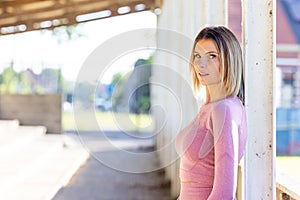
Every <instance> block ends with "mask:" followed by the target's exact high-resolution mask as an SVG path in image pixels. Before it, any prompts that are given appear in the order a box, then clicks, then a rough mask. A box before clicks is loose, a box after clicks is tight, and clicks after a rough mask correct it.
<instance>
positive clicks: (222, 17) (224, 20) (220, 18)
mask: <svg viewBox="0 0 300 200" xmlns="http://www.w3.org/2000/svg"><path fill="white" fill-rule="evenodd" d="M205 2H206V9H207V12H206V17H207V25H209V26H213V25H224V26H227V25H228V0H206V1H205Z"/></svg>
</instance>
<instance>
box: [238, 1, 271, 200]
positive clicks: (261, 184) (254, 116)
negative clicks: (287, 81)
mask: <svg viewBox="0 0 300 200" xmlns="http://www.w3.org/2000/svg"><path fill="white" fill-rule="evenodd" d="M275 6H276V1H275V0H269V1H261V0H244V1H242V7H243V12H242V13H243V21H242V25H243V26H242V29H243V48H244V56H245V57H244V58H245V68H246V109H247V119H248V144H247V150H246V180H245V184H246V186H245V188H246V199H247V200H252V199H264V200H268V199H275V198H276V195H275V191H276V189H275V188H276V185H275V182H276V180H275V155H276V154H275V150H276V138H275V130H276V127H275V126H276V121H275V119H276V118H275V95H274V87H275V68H276V66H275V56H276V55H275V54H276V48H275V46H276V43H275V39H276V37H275V33H276V27H275V25H276V24H275V16H276V13H275V12H276V9H275V8H276V7H275Z"/></svg>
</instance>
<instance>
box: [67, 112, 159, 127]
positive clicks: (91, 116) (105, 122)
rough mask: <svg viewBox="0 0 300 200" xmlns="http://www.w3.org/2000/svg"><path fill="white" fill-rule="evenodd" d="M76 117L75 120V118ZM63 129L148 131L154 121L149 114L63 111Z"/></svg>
mask: <svg viewBox="0 0 300 200" xmlns="http://www.w3.org/2000/svg"><path fill="white" fill-rule="evenodd" d="M75 119H76V120H75ZM62 127H63V130H75V129H77V130H99V128H100V129H101V130H123V131H143V132H150V131H152V130H153V129H154V121H153V120H152V117H151V116H150V115H144V114H142V115H135V114H128V113H113V112H100V111H97V112H95V113H89V112H82V113H80V114H76V115H74V114H73V113H63V116H62Z"/></svg>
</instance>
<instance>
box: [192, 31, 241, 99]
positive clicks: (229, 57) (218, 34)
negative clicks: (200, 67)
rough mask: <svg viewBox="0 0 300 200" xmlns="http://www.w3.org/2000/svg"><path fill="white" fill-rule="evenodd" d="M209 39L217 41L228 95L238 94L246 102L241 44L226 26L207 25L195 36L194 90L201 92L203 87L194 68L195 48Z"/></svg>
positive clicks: (221, 70)
mask: <svg viewBox="0 0 300 200" xmlns="http://www.w3.org/2000/svg"><path fill="white" fill-rule="evenodd" d="M207 39H210V40H212V41H213V42H214V43H215V45H216V47H217V50H218V53H219V54H220V74H221V84H223V86H224V88H225V94H226V97H228V96H238V98H239V99H240V100H241V101H242V103H243V104H244V102H245V89H244V64H243V55H242V50H241V46H240V43H239V41H238V40H237V38H236V37H235V35H234V34H233V33H232V32H231V31H230V30H229V29H228V28H226V27H224V26H213V27H206V28H204V29H202V30H201V31H200V33H199V34H198V35H197V37H196V38H195V41H194V45H193V49H192V55H191V58H190V70H191V73H192V78H193V87H194V90H195V91H196V92H199V91H200V90H201V88H203V87H202V85H201V82H200V81H199V79H198V78H197V74H196V71H195V69H194V56H193V55H194V49H195V47H196V44H197V42H198V41H199V40H207Z"/></svg>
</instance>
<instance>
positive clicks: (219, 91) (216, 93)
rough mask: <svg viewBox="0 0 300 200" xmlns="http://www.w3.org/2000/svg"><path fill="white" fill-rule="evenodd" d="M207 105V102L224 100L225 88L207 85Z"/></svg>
mask: <svg viewBox="0 0 300 200" xmlns="http://www.w3.org/2000/svg"><path fill="white" fill-rule="evenodd" d="M206 92H207V95H208V96H207V103H209V102H215V101H218V100H221V99H224V98H226V97H227V96H226V92H225V88H224V87H223V86H222V85H221V84H220V83H218V84H212V85H208V86H207V89H206Z"/></svg>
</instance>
